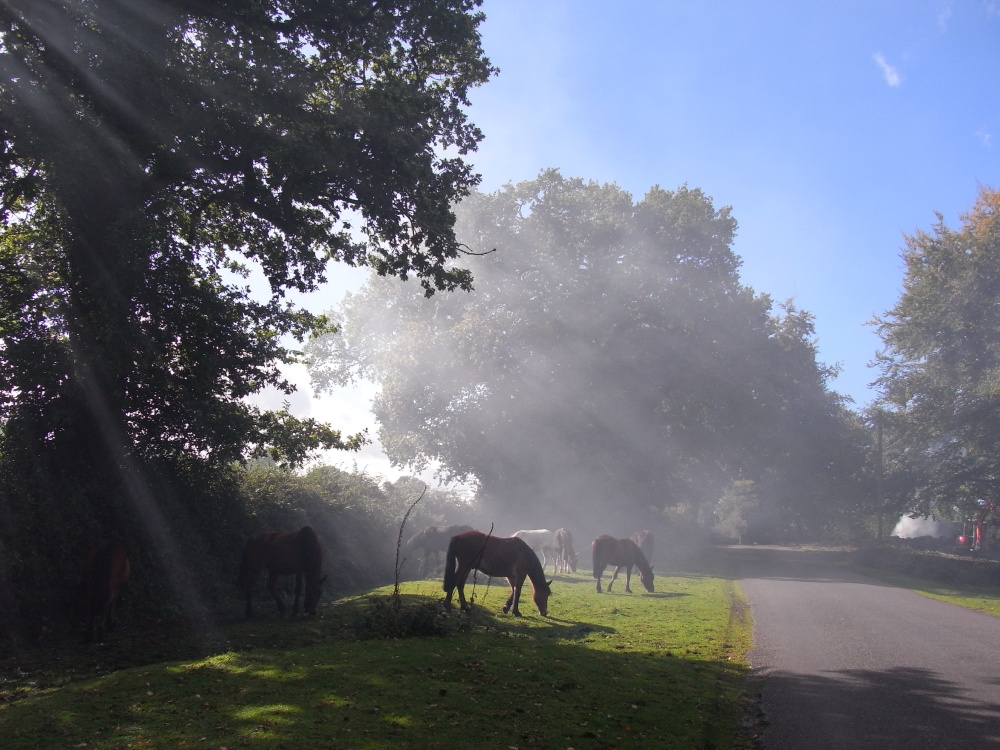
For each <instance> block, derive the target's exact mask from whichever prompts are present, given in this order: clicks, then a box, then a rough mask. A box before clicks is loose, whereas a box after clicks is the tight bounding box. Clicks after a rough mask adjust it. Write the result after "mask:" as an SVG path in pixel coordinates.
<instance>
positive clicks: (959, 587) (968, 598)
mask: <svg viewBox="0 0 1000 750" xmlns="http://www.w3.org/2000/svg"><path fill="white" fill-rule="evenodd" d="M855 567H857V569H858V571H859V572H861V573H864V574H865V575H868V576H871V577H872V578H878V579H879V580H880V581H885V582H886V583H891V584H892V585H893V586H899V587H900V588H905V589H910V590H911V591H914V592H916V593H918V594H921V595H923V596H926V597H929V598H931V599H937V600H939V601H942V602H949V603H951V604H957V605H958V606H960V607H967V608H969V609H977V610H979V611H980V612H985V613H986V614H989V615H993V616H994V617H1000V591H998V590H997V588H996V587H995V586H976V585H973V584H958V583H942V582H940V581H928V580H926V579H922V578H917V577H915V576H911V575H906V574H904V573H899V572H896V571H894V570H886V569H879V568H873V567H871V566H862V565H858V566H855Z"/></svg>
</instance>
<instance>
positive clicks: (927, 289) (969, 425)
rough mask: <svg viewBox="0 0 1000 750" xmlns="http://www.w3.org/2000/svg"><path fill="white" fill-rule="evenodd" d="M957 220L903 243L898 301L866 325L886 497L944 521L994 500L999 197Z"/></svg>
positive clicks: (999, 486) (999, 459)
mask: <svg viewBox="0 0 1000 750" xmlns="http://www.w3.org/2000/svg"><path fill="white" fill-rule="evenodd" d="M961 220H962V226H961V227H960V228H959V229H950V228H949V227H947V226H946V225H945V223H944V220H943V218H942V217H941V216H940V215H938V222H937V224H936V225H935V226H934V228H933V230H932V231H931V232H923V231H919V232H917V233H916V234H914V235H912V236H908V237H907V238H906V248H905V250H904V252H903V260H904V262H905V264H906V277H905V279H904V281H903V291H902V293H901V295H900V297H899V300H898V301H897V302H896V305H895V306H894V307H893V308H892V309H891V310H889V311H888V312H887V313H886V314H885V315H883V316H880V317H876V318H875V320H874V321H873V322H874V325H875V326H876V327H877V330H878V333H879V336H880V337H881V339H882V343H883V344H884V347H885V348H884V349H883V350H882V351H881V352H879V354H878V356H877V364H878V366H879V369H880V377H879V379H878V385H879V388H880V397H879V403H878V406H879V407H880V408H882V409H884V410H885V412H886V414H885V420H886V427H885V429H886V432H887V434H888V436H889V437H890V438H891V439H890V440H889V441H887V443H888V449H887V461H886V462H887V465H889V466H890V467H892V470H891V473H890V475H889V483H890V489H891V490H892V489H895V490H897V492H895V493H892V494H894V495H895V496H896V497H895V498H894V499H896V500H897V501H898V506H899V507H900V509H901V510H902V511H912V512H921V513H925V514H927V513H931V512H934V513H937V514H939V515H941V516H942V517H945V518H948V517H953V516H954V515H955V514H956V513H958V514H959V515H961V514H967V515H972V516H974V515H976V514H977V513H978V511H979V500H980V499H983V498H985V499H992V498H995V497H996V496H997V493H998V490H1000V430H997V427H996V425H997V421H998V419H1000V307H998V305H997V300H998V299H1000V192H997V191H994V190H990V189H987V188H982V189H981V190H980V192H979V195H978V197H977V199H976V203H975V205H974V206H973V208H972V210H971V211H969V212H968V213H966V214H965V215H963V216H962V217H961ZM900 493H903V495H905V497H900V496H899V495H900Z"/></svg>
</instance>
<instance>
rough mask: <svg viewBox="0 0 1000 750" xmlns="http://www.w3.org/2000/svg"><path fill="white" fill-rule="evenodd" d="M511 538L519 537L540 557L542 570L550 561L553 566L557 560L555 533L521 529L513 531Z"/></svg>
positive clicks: (543, 530)
mask: <svg viewBox="0 0 1000 750" xmlns="http://www.w3.org/2000/svg"><path fill="white" fill-rule="evenodd" d="M513 536H516V537H520V538H521V539H523V540H524V542H525V543H526V544H527V545H528V546H529V547H531V549H533V550H534V551H535V552H536V553H537V554H541V557H542V570H543V571H544V570H545V566H546V565H548V562H549V560H552V563H553V566H555V564H556V563H557V562H558V560H559V544H558V543H557V542H556V533H555V532H554V531H550V530H549V529H521V530H520V531H515V532H514V534H513Z"/></svg>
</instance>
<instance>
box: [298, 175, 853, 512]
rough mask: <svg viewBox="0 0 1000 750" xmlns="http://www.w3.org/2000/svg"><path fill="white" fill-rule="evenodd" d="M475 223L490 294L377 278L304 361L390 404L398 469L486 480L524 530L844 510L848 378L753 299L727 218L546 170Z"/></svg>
mask: <svg viewBox="0 0 1000 750" xmlns="http://www.w3.org/2000/svg"><path fill="white" fill-rule="evenodd" d="M457 215H458V224H457V228H458V236H459V238H460V239H461V240H462V241H463V242H464V243H465V244H466V245H468V247H469V248H470V249H471V250H473V251H477V252H482V253H485V254H483V255H480V256H478V257H475V258H470V259H469V267H470V269H471V270H472V271H473V272H474V274H475V279H476V283H475V290H474V291H473V292H470V293H468V294H461V293H460V294H455V295H446V296H443V297H434V298H433V299H430V300H427V299H424V298H423V297H421V296H420V295H419V294H414V293H413V291H412V290H411V289H408V288H406V287H405V286H404V285H400V284H397V283H392V281H391V280H389V279H382V278H374V277H373V278H372V279H371V281H370V282H369V283H368V285H367V286H366V287H365V288H364V289H363V290H362V291H361V292H359V293H358V294H356V295H352V296H349V297H348V298H347V299H346V301H345V303H344V305H343V306H342V308H341V310H340V311H339V312H338V313H335V315H336V316H337V319H338V321H339V322H341V323H342V324H343V329H342V333H341V334H339V335H332V336H325V337H323V338H320V339H318V340H316V341H314V342H312V343H311V344H309V345H308V347H307V354H308V357H309V366H310V370H311V373H312V376H313V379H314V382H315V383H316V384H318V385H319V386H320V387H327V386H333V385H336V384H340V383H344V382H347V381H350V380H351V379H353V378H367V379H370V380H372V381H374V382H375V383H377V384H378V385H379V386H380V391H379V393H378V395H377V397H376V399H375V401H374V415H375V417H376V420H377V421H378V423H379V425H380V428H379V437H380V439H381V441H382V444H383V446H384V447H385V449H386V451H387V453H388V455H389V457H390V458H391V459H393V460H394V461H396V462H398V463H400V464H413V465H415V466H417V467H419V466H421V465H422V464H423V463H425V462H434V463H436V464H438V465H439V466H440V467H441V469H442V471H443V473H444V475H445V476H446V477H449V478H460V479H467V480H469V479H471V480H474V481H476V482H477V483H478V484H479V486H480V488H481V490H482V492H483V494H484V496H485V497H486V499H487V500H493V501H495V502H497V503H499V504H501V505H502V506H503V507H504V508H506V509H507V510H509V511H511V514H512V515H514V517H516V518H518V519H519V520H518V521H517V522H518V523H522V524H523V523H528V522H529V519H531V520H532V521H537V522H539V523H545V524H551V523H556V524H558V523H560V518H561V516H560V515H559V514H569V513H573V514H579V513H580V512H581V511H582V510H583V508H584V507H588V508H596V509H600V510H596V511H595V513H599V514H600V515H602V517H605V518H607V517H610V516H612V515H613V514H614V513H617V512H620V511H627V512H631V513H632V514H633V515H634V514H635V513H636V512H638V513H642V512H646V511H648V510H650V509H652V510H653V511H654V512H655V511H660V510H662V509H664V508H666V507H671V506H677V505H686V506H689V507H692V508H695V509H698V508H707V507H709V506H710V503H713V502H715V501H717V500H718V499H719V498H721V497H722V496H723V494H724V491H725V488H727V487H728V485H729V483H730V482H732V481H735V480H737V479H741V478H743V479H747V480H753V481H758V482H761V483H762V485H761V489H760V490H759V493H758V494H759V495H760V497H761V506H762V507H765V508H768V509H770V512H771V513H772V514H773V515H774V516H779V517H781V516H785V518H784V519H780V518H779V519H778V522H783V521H788V520H789V516H788V513H789V512H791V511H788V508H792V509H794V508H796V507H798V506H801V505H803V498H804V497H817V498H818V499H817V500H816V503H815V504H816V505H818V506H820V507H822V505H823V503H830V502H831V500H830V492H831V485H832V480H828V481H825V482H820V481H817V477H818V476H820V475H829V474H831V473H832V472H833V470H832V468H831V467H832V466H835V465H836V466H840V463H839V462H840V459H841V458H842V456H840V457H837V458H836V459H832V458H831V455H835V454H836V453H837V451H836V449H835V446H834V445H831V443H830V441H831V440H833V442H834V443H836V445H843V444H844V441H843V439H842V438H843V436H842V435H841V434H840V432H839V430H840V425H841V422H840V400H839V398H838V397H837V396H836V395H835V394H833V393H831V392H829V391H828V390H827V388H826V381H827V378H828V377H829V376H830V375H831V374H832V372H833V371H832V370H831V369H829V368H825V367H822V366H820V365H818V364H817V362H816V359H815V354H816V352H815V348H814V345H813V340H812V339H813V336H814V331H813V325H812V316H811V315H809V314H808V313H805V312H803V311H800V310H797V309H796V308H795V307H794V305H792V304H791V303H788V304H787V305H785V306H784V307H783V308H782V310H781V311H780V312H777V313H775V312H773V311H772V309H771V308H772V305H771V301H770V299H769V298H768V297H767V296H766V295H757V294H755V293H754V291H753V290H751V289H749V288H747V287H746V286H744V285H743V284H741V282H740V279H739V274H738V270H739V266H740V260H739V258H738V257H737V256H736V255H735V254H734V253H733V251H732V249H731V243H732V240H733V237H734V233H735V231H736V221H735V220H734V219H733V217H732V215H731V211H730V209H729V208H722V209H716V208H715V207H714V206H713V204H712V201H711V199H710V198H709V197H708V196H706V195H705V194H704V193H703V192H702V191H701V190H698V189H692V188H688V187H687V186H682V187H680V188H678V189H677V190H673V191H670V190H664V189H662V188H660V187H654V188H652V189H651V190H649V192H648V193H647V194H646V195H645V197H644V198H643V199H642V200H641V201H638V202H635V201H633V199H632V197H631V196H630V195H629V194H628V193H627V192H625V191H624V190H622V189H621V188H619V187H618V186H616V185H613V184H611V185H608V184H598V183H594V182H586V181H584V180H580V179H569V178H564V177H563V176H562V175H560V174H559V173H558V172H556V171H548V172H544V173H542V174H541V175H540V176H539V177H538V178H537V179H535V180H532V181H529V182H524V183H521V184H518V185H508V186H506V187H505V188H503V189H501V190H498V191H496V192H494V193H490V194H483V193H478V192H477V193H474V194H473V195H471V196H469V197H468V198H466V199H465V200H464V201H463V202H462V203H461V204H460V205H459V206H458V208H457ZM493 248H496V252H495V253H493V252H489V251H490V250H491V249H493ZM824 441H825V444H824ZM848 452H849V451H848ZM840 468H841V469H843V468H844V467H843V466H840ZM845 471H846V469H845ZM848 473H849V472H848ZM841 476H843V472H842V473H841ZM789 477H791V479H789ZM553 516H556V517H555V518H554V517H553Z"/></svg>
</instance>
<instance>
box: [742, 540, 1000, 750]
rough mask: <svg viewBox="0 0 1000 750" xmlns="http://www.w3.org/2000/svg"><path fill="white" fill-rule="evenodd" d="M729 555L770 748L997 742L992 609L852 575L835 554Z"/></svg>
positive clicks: (748, 551) (998, 622) (998, 627)
mask: <svg viewBox="0 0 1000 750" xmlns="http://www.w3.org/2000/svg"><path fill="white" fill-rule="evenodd" d="M732 554H733V555H734V556H735V559H736V561H737V565H738V569H739V572H740V578H741V584H742V586H743V590H744V592H745V593H746V595H747V598H748V599H749V600H750V607H751V611H752V612H753V618H754V648H753V650H752V651H751V652H750V655H749V656H750V663H751V665H752V666H753V668H754V671H755V672H756V673H757V674H759V675H761V676H762V677H763V680H762V691H761V696H762V702H761V708H762V710H763V712H764V717H765V719H766V722H767V723H766V725H765V728H764V730H763V735H762V738H763V741H764V745H765V746H766V747H767V748H768V750H803V749H805V748H808V749H809V750H823V749H824V748H836V749H837V750H844V749H845V748H878V750H895V749H896V748H900V749H902V748H906V749H907V750H913V749H914V748H933V749H934V750H943V749H945V748H998V749H1000V618H997V617H990V616H989V615H984V614H982V613H980V612H974V611H971V610H967V609H963V608H961V607H957V606H954V605H951V604H945V603H943V602H938V601H934V600H932V599H927V598H926V597H922V596H920V595H918V594H914V593H912V592H910V591H906V590H903V589H898V588H895V587H892V586H888V585H886V584H884V583H881V582H879V581H876V580H873V579H871V578H865V577H863V576H859V575H857V574H855V573H853V572H851V571H849V570H848V569H847V568H846V567H845V565H844V557H843V554H842V553H836V552H830V551H816V550H798V549H791V548H781V547H737V548H734V549H733V550H732Z"/></svg>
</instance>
